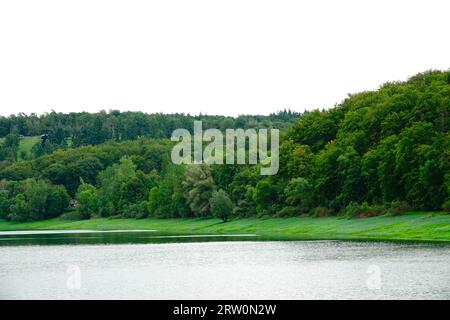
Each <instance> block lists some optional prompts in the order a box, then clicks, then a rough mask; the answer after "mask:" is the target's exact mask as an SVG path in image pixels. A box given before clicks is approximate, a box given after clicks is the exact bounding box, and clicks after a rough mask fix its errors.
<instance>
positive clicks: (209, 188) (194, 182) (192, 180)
mask: <svg viewBox="0 0 450 320" xmlns="http://www.w3.org/2000/svg"><path fill="white" fill-rule="evenodd" d="M183 187H184V190H185V197H186V201H187V203H188V204H189V207H190V208H191V210H192V212H193V214H194V215H195V216H208V215H210V214H211V206H210V203H209V199H211V196H212V193H213V191H214V188H215V185H214V180H213V178H212V175H211V169H210V167H209V166H208V165H206V164H193V165H189V166H187V168H186V173H185V176H184V181H183Z"/></svg>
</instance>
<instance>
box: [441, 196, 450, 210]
mask: <svg viewBox="0 0 450 320" xmlns="http://www.w3.org/2000/svg"><path fill="white" fill-rule="evenodd" d="M442 210H443V211H446V212H450V199H449V200H447V201H446V202H444V204H443V205H442Z"/></svg>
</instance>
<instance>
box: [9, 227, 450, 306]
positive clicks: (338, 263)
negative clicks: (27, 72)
mask: <svg viewBox="0 0 450 320" xmlns="http://www.w3.org/2000/svg"><path fill="white" fill-rule="evenodd" d="M257 238H258V237H257V235H254V234H241V235H224V236H217V235H208V234H205V235H200V236H199V235H196V236H183V237H177V236H176V235H164V234H161V233H159V232H157V231H140V230H132V231H122V232H117V231H116V232H92V231H77V230H75V231H71V232H70V233H68V232H66V231H64V232H62V231H59V232H58V231H57V232H50V233H49V232H14V233H10V232H2V233H0V299H450V246H448V245H438V244H412V243H409V244H404V243H386V242H348V241H347V242H346V241H255V240H256V239H257Z"/></svg>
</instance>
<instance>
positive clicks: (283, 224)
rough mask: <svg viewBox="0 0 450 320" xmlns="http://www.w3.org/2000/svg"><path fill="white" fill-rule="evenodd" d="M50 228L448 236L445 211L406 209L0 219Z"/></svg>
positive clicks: (299, 236) (317, 236)
mask: <svg viewBox="0 0 450 320" xmlns="http://www.w3.org/2000/svg"><path fill="white" fill-rule="evenodd" d="M56 229H95V230H114V229H156V230H158V231H160V232H167V233H172V234H238V233H256V234H258V235H259V236H260V239H262V240H398V241H410V240H411V241H442V242H447V241H450V214H446V213H440V212H411V213H408V214H405V215H402V216H395V217H387V216H382V217H373V218H363V219H342V218H338V217H328V218H313V217H307V218H299V217H293V218H271V219H265V220H263V219H238V220H233V221H229V222H227V223H223V222H222V221H220V220H218V219H214V218H208V219H200V218H186V219H143V220H135V219H105V218H102V219H91V220H84V221H64V220H60V219H51V220H45V221H36V222H26V223H17V222H7V221H0V230H2V231H6V230H56Z"/></svg>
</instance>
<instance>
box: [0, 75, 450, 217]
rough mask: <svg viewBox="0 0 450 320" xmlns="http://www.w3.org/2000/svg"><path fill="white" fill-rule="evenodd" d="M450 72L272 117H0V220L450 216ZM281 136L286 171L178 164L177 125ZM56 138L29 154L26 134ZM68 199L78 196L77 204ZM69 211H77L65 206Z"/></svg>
mask: <svg viewBox="0 0 450 320" xmlns="http://www.w3.org/2000/svg"><path fill="white" fill-rule="evenodd" d="M449 111H450V71H445V72H441V71H428V72H425V73H421V74H417V75H415V76H413V77H411V78H410V79H409V80H408V81H406V82H397V83H386V84H384V85H382V86H381V87H380V88H379V89H378V90H376V91H367V92H361V93H358V94H354V95H349V96H348V98H347V99H345V100H344V101H343V102H342V103H341V104H339V105H337V106H335V107H333V108H330V109H328V110H322V111H320V110H315V111H311V112H305V113H303V114H297V113H294V112H291V111H284V112H279V113H277V114H273V115H270V116H240V117H237V118H231V117H222V116H195V117H194V116H190V115H163V114H153V115H148V114H143V113H133V112H126V113H120V112H118V111H111V112H109V113H106V112H101V113H96V114H89V113H78V114H61V113H55V112H53V113H50V114H46V115H43V116H40V117H38V116H36V115H30V116H26V115H23V114H21V115H17V116H10V117H4V118H0V136H2V137H3V139H2V142H1V145H0V160H1V163H0V179H1V182H0V218H5V219H9V220H16V221H27V220H39V219H45V218H50V217H55V216H59V215H61V214H62V217H63V218H66V219H89V218H91V217H98V216H102V217H117V218H119V217H129V218H131V217H134V218H146V217H159V218H176V217H190V216H202V217H203V216H204V217H206V216H212V215H215V216H218V217H220V218H222V219H223V220H224V221H226V220H227V219H229V218H234V217H252V216H254V217H266V216H300V215H315V216H327V215H343V216H348V217H366V216H372V215H382V214H400V213H402V212H404V211H407V210H445V211H449V210H450V161H449V160H450V134H449V132H448V128H449V118H448V115H449ZM194 120H202V121H204V127H205V128H218V129H221V130H224V129H225V128H279V129H281V130H282V135H281V146H280V170H279V172H278V174H277V175H274V176H261V175H260V170H259V167H258V165H204V164H202V165H175V164H172V163H171V161H170V151H171V149H172V147H173V142H172V141H170V140H169V139H168V138H169V137H170V135H171V133H172V131H173V130H174V129H176V128H186V129H189V130H191V129H192V126H193V121H194ZM41 134H48V137H49V139H48V141H46V142H37V143H36V144H35V145H34V146H33V148H32V149H33V151H32V152H31V155H30V156H28V157H25V156H23V157H18V156H17V149H18V146H19V143H20V139H21V136H33V135H41ZM71 199H72V200H71ZM69 203H70V204H71V208H70V209H69Z"/></svg>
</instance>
